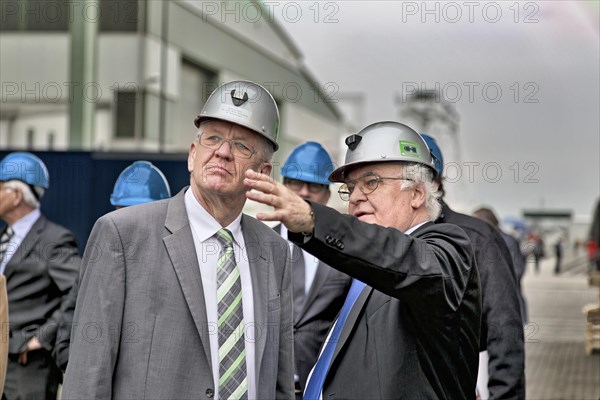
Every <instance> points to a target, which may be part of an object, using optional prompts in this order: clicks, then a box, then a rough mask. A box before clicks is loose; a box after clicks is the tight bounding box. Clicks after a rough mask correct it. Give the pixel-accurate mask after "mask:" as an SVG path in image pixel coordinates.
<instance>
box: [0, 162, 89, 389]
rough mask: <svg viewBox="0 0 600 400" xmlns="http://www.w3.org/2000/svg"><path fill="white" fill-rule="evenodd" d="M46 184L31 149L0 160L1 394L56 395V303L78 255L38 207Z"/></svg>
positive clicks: (58, 313)
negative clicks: (5, 344)
mask: <svg viewBox="0 0 600 400" xmlns="http://www.w3.org/2000/svg"><path fill="white" fill-rule="evenodd" d="M48 187H49V175H48V170H47V168H46V165H45V164H44V163H43V162H42V160H40V159H39V158H38V157H36V156H35V155H33V154H31V153H24V152H15V153H10V154H9V155H7V156H6V157H5V158H4V159H3V160H2V161H1V162H0V192H1V195H0V219H2V220H3V221H4V222H6V223H7V224H8V225H7V227H6V228H5V229H3V230H2V232H1V233H0V242H3V243H4V245H2V247H1V249H0V250H3V251H2V252H1V257H0V273H2V274H4V275H5V277H6V288H7V292H8V310H9V320H10V339H9V358H8V369H7V374H6V383H5V387H4V394H3V399H4V398H6V399H8V400H11V399H21V398H23V399H29V398H31V399H34V398H35V399H51V398H56V394H57V390H58V385H59V383H60V381H61V378H62V376H61V373H60V370H59V369H58V367H57V366H56V364H55V362H54V360H53V358H52V356H51V353H52V349H53V348H54V343H55V338H56V330H57V326H58V322H59V320H60V316H61V310H60V308H61V304H62V303H63V302H64V301H65V298H66V295H67V293H68V292H69V289H71V286H72V285H73V283H74V282H75V278H76V276H77V273H78V271H79V264H80V261H81V260H80V257H79V252H78V249H77V244H76V243H75V238H74V237H73V234H72V233H71V232H70V231H69V230H67V229H66V228H64V227H62V226H60V225H58V224H55V223H54V222H51V221H49V220H48V219H46V217H44V215H42V213H41V212H40V209H39V208H40V200H41V199H42V196H43V195H44V190H45V189H48Z"/></svg>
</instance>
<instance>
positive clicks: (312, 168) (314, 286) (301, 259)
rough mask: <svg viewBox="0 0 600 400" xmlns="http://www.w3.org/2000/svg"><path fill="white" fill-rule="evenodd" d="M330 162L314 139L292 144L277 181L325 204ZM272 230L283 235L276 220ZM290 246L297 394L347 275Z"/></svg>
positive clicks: (340, 298)
mask: <svg viewBox="0 0 600 400" xmlns="http://www.w3.org/2000/svg"><path fill="white" fill-rule="evenodd" d="M331 171H333V162H332V161H331V157H330V156H329V154H328V153H327V151H326V150H325V149H324V148H323V146H321V145H320V144H319V143H316V142H307V143H304V144H302V145H300V146H298V147H296V148H295V149H294V150H293V151H292V153H291V154H290V156H289V157H288V158H287V160H286V162H285V164H284V165H283V167H282V168H281V175H282V176H283V184H284V185H285V187H287V188H288V189H290V190H291V191H293V192H294V193H296V194H298V196H300V197H302V198H303V199H304V200H310V201H313V202H315V203H317V204H322V205H326V204H327V202H328V201H329V197H330V196H331V190H330V189H329V185H330V183H331V182H330V181H329V179H328V178H327V177H328V176H329V174H330V173H331ZM274 229H275V231H276V232H278V233H279V234H281V236H283V237H284V238H286V239H287V237H288V231H287V229H286V228H285V226H283V225H281V224H279V225H277V226H276V227H275V228H274ZM291 246H292V258H293V263H292V284H293V293H294V295H293V298H294V359H295V364H296V371H295V374H294V379H295V381H296V382H295V383H296V398H297V399H301V398H302V393H303V392H304V388H305V387H306V381H307V379H308V374H309V373H310V370H311V369H312V368H313V366H314V365H315V363H316V362H317V359H318V358H319V349H320V348H321V345H322V344H323V342H324V341H325V337H326V335H327V331H328V330H329V328H330V327H331V324H332V323H333V321H334V320H335V318H336V316H337V314H338V313H339V312H340V309H341V308H342V305H343V304H344V299H345V298H346V295H347V294H348V289H350V284H351V282H352V278H351V277H350V276H349V275H346V274H344V273H342V272H339V271H337V270H336V269H333V268H331V267H330V266H328V265H327V264H325V263H324V262H322V261H320V260H319V259H318V258H316V257H315V256H312V255H310V254H309V253H308V252H306V251H304V250H302V249H301V248H299V247H298V246H296V245H294V244H291Z"/></svg>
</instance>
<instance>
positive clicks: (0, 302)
mask: <svg viewBox="0 0 600 400" xmlns="http://www.w3.org/2000/svg"><path fill="white" fill-rule="evenodd" d="M0 253H2V249H0ZM0 258H1V257H0ZM7 362H8V299H7V297H6V279H5V278H4V275H1V274H0V393H2V392H4V378H5V377H6V363H7Z"/></svg>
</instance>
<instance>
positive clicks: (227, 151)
mask: <svg viewBox="0 0 600 400" xmlns="http://www.w3.org/2000/svg"><path fill="white" fill-rule="evenodd" d="M215 153H216V154H217V155H218V156H219V157H221V158H225V159H232V158H233V154H232V153H231V142H230V141H228V140H223V143H221V147H219V148H218V149H217V150H216V151H215Z"/></svg>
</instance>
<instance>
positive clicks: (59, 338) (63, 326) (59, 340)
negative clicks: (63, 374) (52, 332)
mask: <svg viewBox="0 0 600 400" xmlns="http://www.w3.org/2000/svg"><path fill="white" fill-rule="evenodd" d="M78 291H79V276H78V277H77V279H76V280H75V284H74V285H73V287H72V288H71V290H70V291H69V294H68V295H67V298H66V299H65V301H64V302H63V304H62V306H61V311H62V315H61V320H60V323H59V324H58V330H57V332H56V344H55V345H54V350H53V352H52V356H53V357H54V360H55V361H56V365H58V367H59V368H60V369H61V370H63V371H64V370H65V369H66V368H67V362H68V361H69V346H70V343H71V328H72V327H73V314H75V305H76V303H77V293H78Z"/></svg>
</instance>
